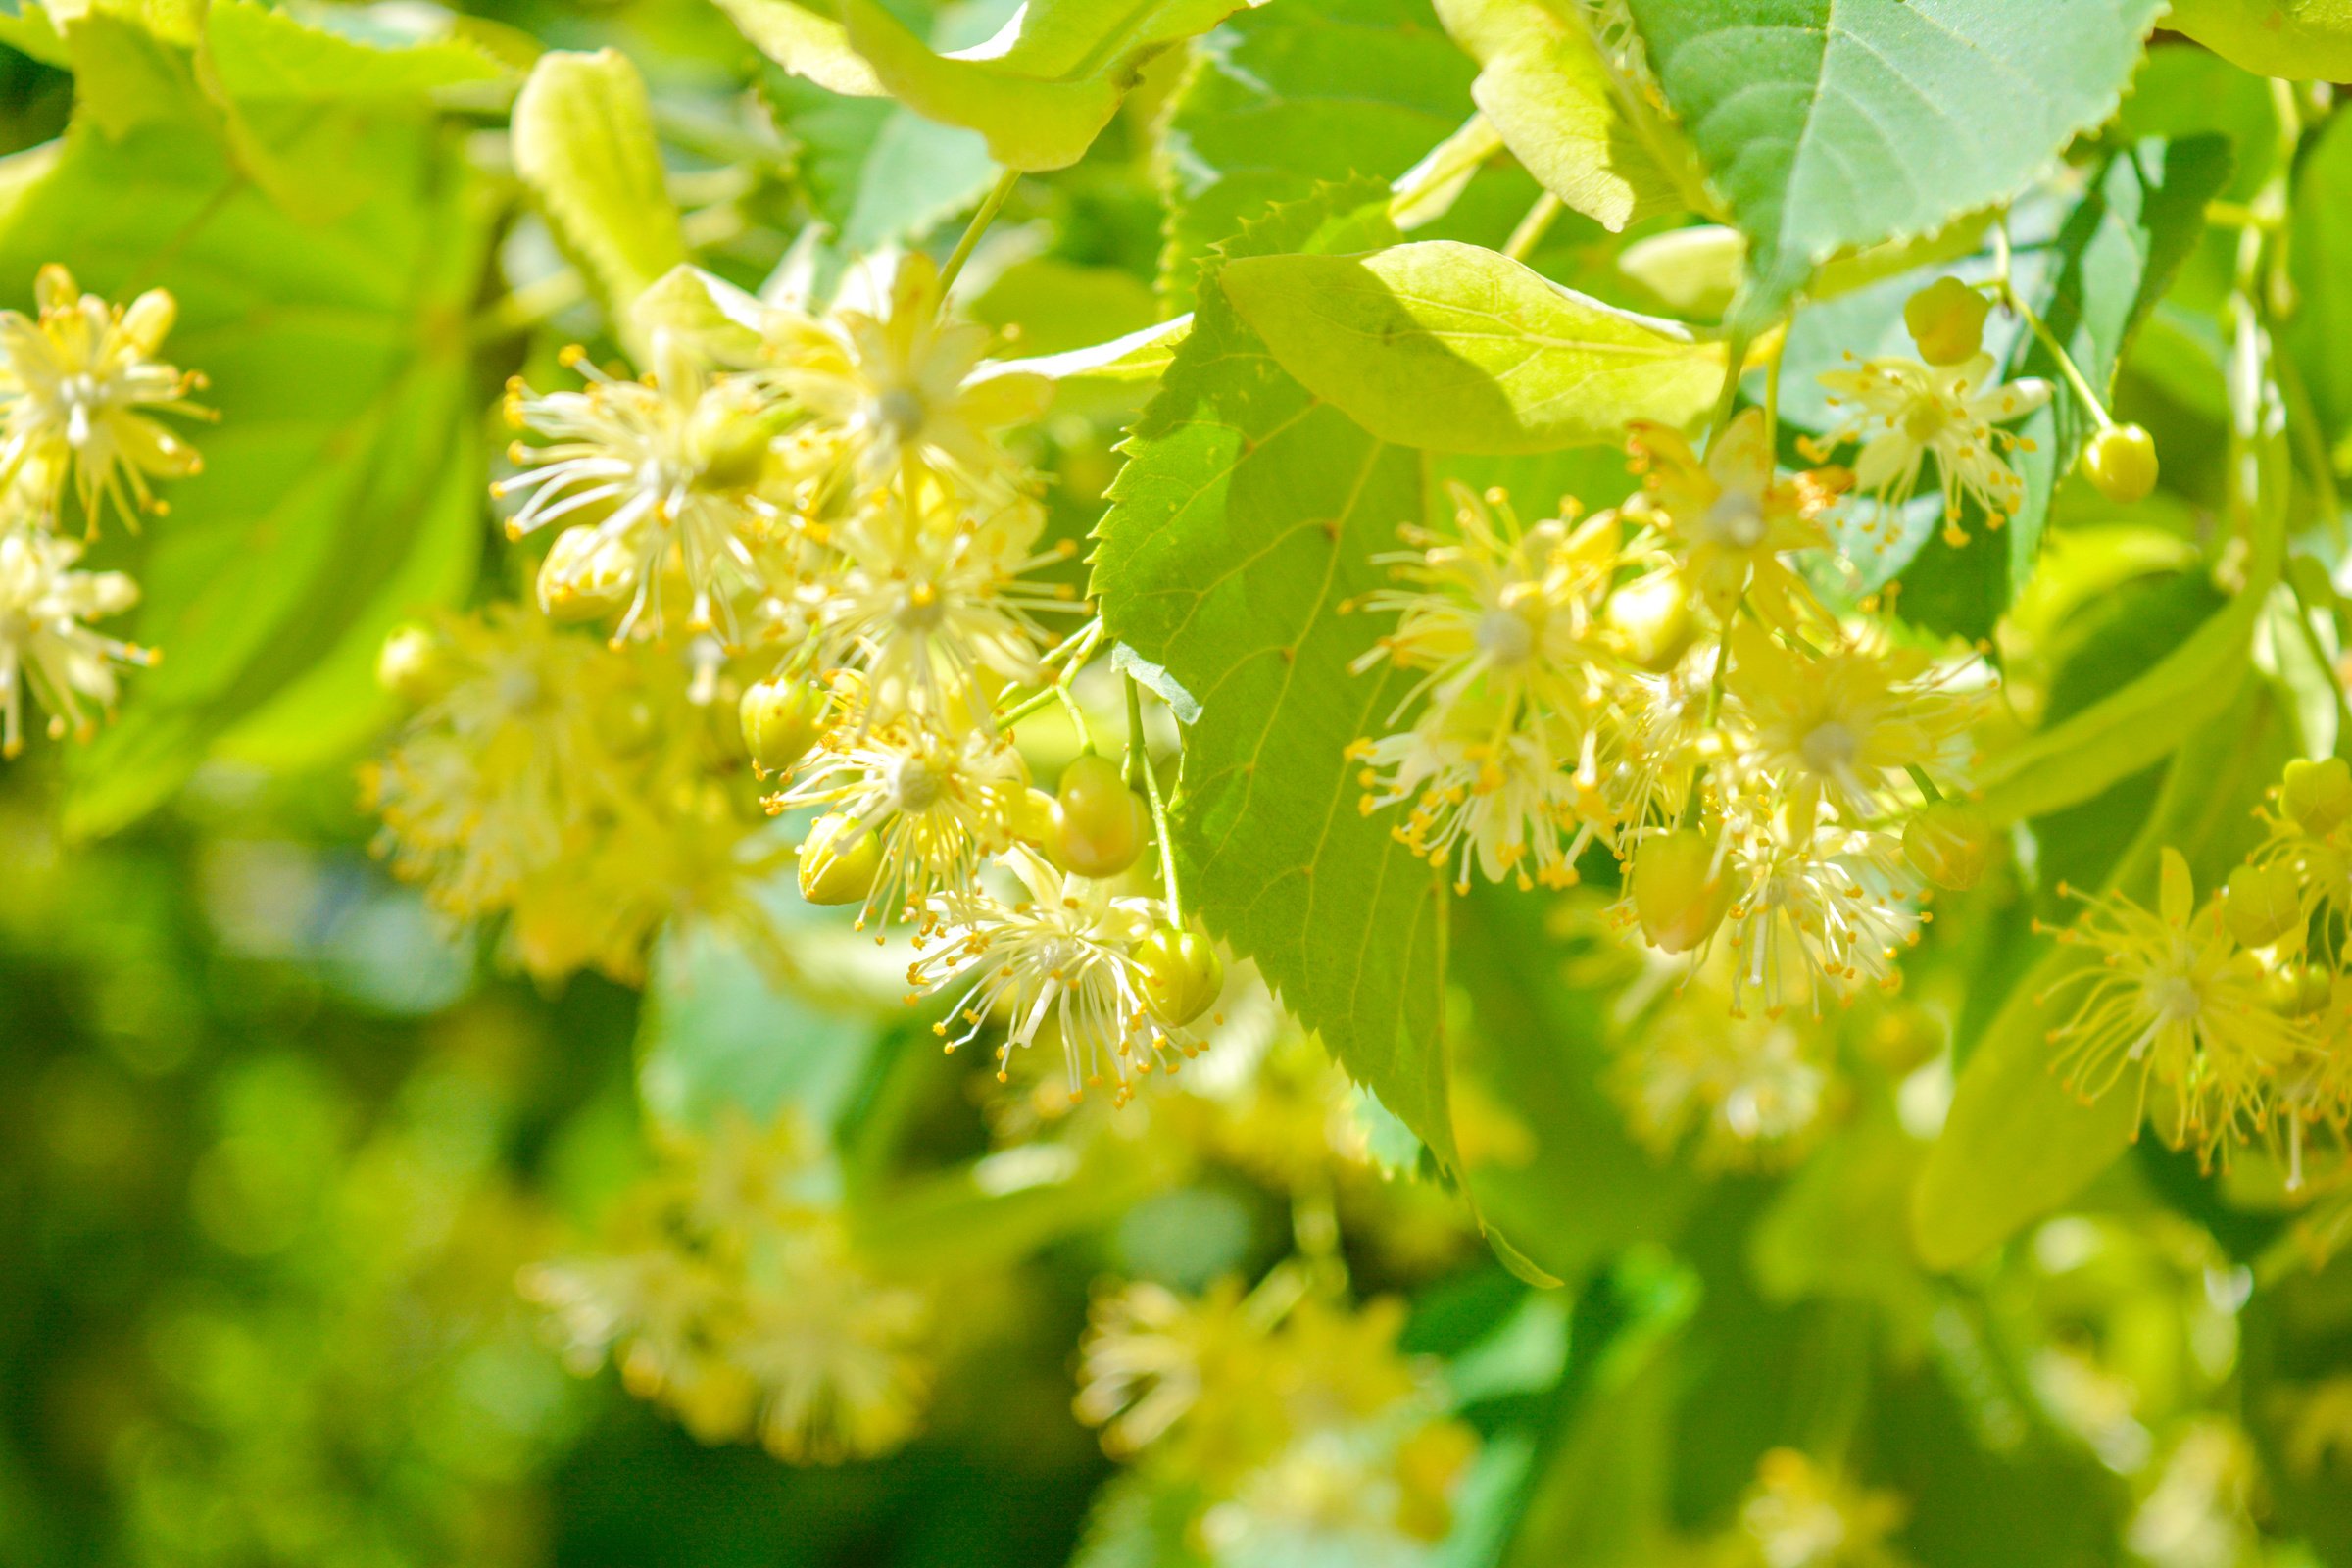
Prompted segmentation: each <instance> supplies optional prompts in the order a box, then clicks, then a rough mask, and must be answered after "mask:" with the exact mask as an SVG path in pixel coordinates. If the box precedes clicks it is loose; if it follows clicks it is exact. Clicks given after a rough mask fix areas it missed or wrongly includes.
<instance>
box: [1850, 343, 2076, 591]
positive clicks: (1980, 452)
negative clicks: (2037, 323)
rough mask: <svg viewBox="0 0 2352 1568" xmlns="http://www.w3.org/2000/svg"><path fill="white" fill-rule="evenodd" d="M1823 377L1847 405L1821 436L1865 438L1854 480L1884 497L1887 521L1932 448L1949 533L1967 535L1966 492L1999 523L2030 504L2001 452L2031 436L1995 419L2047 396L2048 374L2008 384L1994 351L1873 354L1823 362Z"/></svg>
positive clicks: (2024, 411) (1954, 539)
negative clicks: (1860, 359)
mask: <svg viewBox="0 0 2352 1568" xmlns="http://www.w3.org/2000/svg"><path fill="white" fill-rule="evenodd" d="M1849 358H1850V356H1849ZM1821 384H1822V385H1824V386H1826V387H1828V388H1829V389H1830V390H1831V391H1832V392H1834V393H1837V394H1838V396H1836V397H1834V398H1832V399H1831V400H1830V404H1831V407H1833V408H1843V409H1844V410H1845V412H1844V413H1843V414H1842V415H1841V416H1840V418H1841V421H1842V422H1840V423H1839V424H1838V426H1837V427H1836V428H1835V429H1832V430H1831V431H1829V432H1828V433H1827V434H1826V435H1825V436H1824V437H1823V438H1822V444H1823V446H1824V447H1825V448H1834V447H1838V446H1842V445H1844V444H1845V443H1847V442H1849V441H1858V442H1860V443H1861V445H1862V450H1861V452H1860V454H1859V455H1858V456H1856V458H1855V459H1854V485H1855V488H1856V489H1858V490H1860V491H1861V492H1862V493H1864V494H1865V495H1870V496H1875V497H1877V498H1878V502H1879V508H1880V516H1881V519H1882V521H1883V520H1884V519H1885V517H1886V515H1887V514H1888V513H1890V512H1893V511H1895V510H1897V509H1899V508H1900V507H1902V506H1903V504H1904V503H1905V502H1908V501H1909V500H1910V499H1911V497H1912V494H1913V492H1915V491H1916V490H1918V488H1919V475H1920V467H1921V465H1922V464H1923V463H1925V462H1926V460H1927V459H1928V458H1929V457H1930V456H1931V455H1932V456H1934V458H1935V459H1936V472H1937V475H1938V476H1939V478H1940V480H1941V482H1942V485H1943V515H1944V521H1945V524H1946V526H1945V529H1944V538H1945V540H1946V541H1948V542H1949V543H1951V544H1954V545H1958V544H1961V543H1963V542H1965V541H1966V539H1967V538H1968V535H1967V532H1966V531H1965V530H1964V529H1962V528H1961V527H1960V515H1961V503H1962V500H1963V499H1964V498H1969V497H1973V498H1974V499H1975V501H1976V503H1977V505H1978V506H1980V507H1982V508H1984V510H1985V515H1986V516H1987V517H1988V518H1989V519H1990V525H1991V526H1993V527H1995V528H1997V527H1999V526H2000V525H2001V524H2002V522H2004V521H2005V520H2007V519H2008V518H2009V517H2011V516H2013V515H2016V513H2017V509H2018V508H2019V507H2020V506H2022V505H2024V504H2025V495H2026V487H2025V481H2024V480H2022V479H2020V478H2018V476H2017V474H2016V473H2015V472H2014V471H2012V470H2011V468H2010V466H2009V465H2008V462H2007V461H2006V460H2005V459H2004V458H2003V457H2002V456H2001V453H2002V451H2003V449H2004V448H2008V447H2016V446H2022V445H2024V444H2025V443H2024V441H2023V440H2022V438H2020V437H2018V436H2016V435H2013V434H2011V433H2010V432H2008V431H2006V430H1998V429H1995V428H1993V427H1994V426H1995V425H1999V424H2006V423H2007V422H2009V421H2010V420H2012V419H2016V418H2020V417H2024V416H2026V415H2028V414H2031V413H2033V412H2034V410H2035V409H2038V408H2040V407H2041V406H2042V405H2043V404H2044V403H2047V402H2048V401H2049V400H2050V384H2049V383H2048V382H2047V381H2044V380H2041V379H2040V378H2038V377H2029V378H2028V379H2026V380H2023V381H2012V382H2010V383H2009V384H2007V385H2006V386H2004V385H2002V384H2000V382H1999V381H1998V380H1997V379H1996V378H1995V376H1994V373H1993V366H1992V356H1991V355H1990V354H1984V353H1980V354H1977V355H1974V356H1972V357H1970V358H1968V359H1965V360H1962V361H1961V362H1960V363H1959V364H1957V365H1943V366H1934V365H1923V364H1921V363H1920V362H1919V361H1917V360H1906V359H1884V360H1871V361H1869V362H1867V363H1866V364H1864V365H1863V366H1862V367H1861V368H1859V369H1853V370H1825V371H1823V372H1822V375H1821Z"/></svg>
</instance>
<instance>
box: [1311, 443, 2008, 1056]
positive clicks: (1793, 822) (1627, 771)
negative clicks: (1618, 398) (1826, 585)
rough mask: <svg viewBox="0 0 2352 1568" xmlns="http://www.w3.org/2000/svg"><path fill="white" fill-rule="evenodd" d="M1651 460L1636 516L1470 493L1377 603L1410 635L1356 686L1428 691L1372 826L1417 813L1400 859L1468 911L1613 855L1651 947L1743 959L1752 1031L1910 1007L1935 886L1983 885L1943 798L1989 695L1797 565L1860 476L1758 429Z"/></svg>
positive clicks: (1374, 758)
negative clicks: (1448, 526)
mask: <svg viewBox="0 0 2352 1568" xmlns="http://www.w3.org/2000/svg"><path fill="white" fill-rule="evenodd" d="M1631 442H1632V450H1633V453H1634V460H1635V467H1636V471H1637V472H1639V473H1641V474H1642V476H1643V485H1642V492H1641V493H1640V494H1639V495H1637V496H1636V497H1634V498H1633V499H1632V500H1631V501H1629V502H1628V503H1627V504H1626V505H1624V506H1623V507H1620V508H1617V509H1614V510H1612V511H1609V512H1604V513H1601V514H1599V515H1595V516H1593V517H1591V518H1589V519H1586V520H1584V521H1582V522H1577V521H1574V520H1573V507H1572V506H1571V507H1569V508H1565V509H1563V515H1562V516H1561V517H1559V518H1556V519H1552V520H1547V521H1544V522H1542V523H1538V524H1536V525H1534V526H1523V525H1522V524H1521V523H1520V521H1519V519H1518V517H1517V515H1515V514H1514V513H1513V511H1512V510H1511V508H1510V506H1509V504H1508V501H1507V500H1506V499H1505V498H1503V497H1502V496H1501V495H1500V494H1499V493H1490V494H1489V495H1487V496H1483V497H1481V496H1473V495H1471V494H1469V493H1468V492H1466V491H1461V492H1457V494H1456V497H1455V499H1456V504H1457V510H1456V514H1455V518H1454V528H1453V529H1452V530H1451V531H1449V532H1446V533H1442V534H1441V533H1424V532H1422V531H1419V530H1411V531H1408V532H1407V534H1406V543H1407V544H1409V545H1411V546H1412V547H1413V549H1412V550H1411V551H1410V552H1408V553H1405V554H1402V555H1399V556H1397V557H1394V558H1392V564H1393V566H1394V569H1395V571H1396V573H1397V578H1398V581H1399V586H1398V587H1397V588H1394V589H1386V590H1382V591H1380V592H1377V593H1374V594H1372V595H1369V596H1367V597H1366V599H1365V600H1364V601H1363V603H1362V608H1364V609H1366V610H1371V611H1377V612H1385V613H1390V614H1393V615H1394V616H1395V617H1396V625H1395V629H1394V630H1393V631H1392V632H1390V633H1388V634H1387V635H1384V636H1383V637H1382V638H1381V639H1380V640H1379V642H1378V643H1377V644H1376V645H1375V646H1374V647H1373V648H1372V649H1371V650H1370V651H1369V652H1368V653H1367V654H1365V655H1364V657H1363V658H1362V659H1361V660H1360V661H1359V662H1358V668H1359V670H1368V669H1370V668H1371V667H1373V666H1374V665H1377V664H1381V663H1387V664H1390V665H1392V666H1394V667H1395V668H1396V669H1397V670H1400V671H1404V672H1408V673H1409V674H1410V675H1411V676H1412V680H1411V684H1410V685H1409V686H1408V687H1407V688H1406V690H1405V693H1404V696H1403V698H1402V700H1401V701H1400V703H1399V704H1398V706H1397V709H1396V710H1395V711H1394V712H1393V713H1392V714H1391V718H1390V722H1391V723H1392V724H1401V725H1402V726H1403V727H1400V728H1397V729H1395V730H1394V731H1393V732H1392V733H1389V734H1386V735H1383V736H1380V737H1377V738H1372V739H1366V740H1362V741H1359V742H1357V743H1356V744H1355V746H1354V747H1353V748H1352V751H1351V755H1352V756H1354V757H1355V758H1357V759H1358V760H1361V761H1363V762H1364V763H1365V764H1366V766H1365V770H1364V773H1363V783H1364V788H1365V796H1364V800H1363V807H1364V809H1365V810H1366V811H1367V812H1370V811H1375V810H1378V809H1383V808H1386V807H1392V806H1402V805H1406V804H1407V803H1410V804H1409V809H1408V810H1407V812H1406V814H1405V816H1404V819H1403V820H1402V822H1400V823H1399V824H1398V826H1397V830H1396V831H1397V837H1398V838H1399V839H1400V840H1401V841H1402V842H1403V843H1405V844H1406V845H1407V846H1409V847H1410V848H1411V849H1412V850H1413V851H1414V852H1415V853H1416V854H1418V855H1421V856H1423V857H1425V858H1428V859H1430V860H1431V861H1432V862H1433V863H1441V864H1450V865H1451V866H1452V868H1453V870H1454V876H1455V883H1456V886H1457V887H1459V888H1461V889H1463V890H1467V888H1468V886H1469V884H1470V881H1471V879H1472V877H1473V875H1474V874H1477V875H1483V876H1485V877H1487V878H1488V879H1490V880H1497V881H1499V880H1503V879H1505V878H1509V879H1511V880H1515V881H1516V882H1517V883H1518V884H1519V885H1520V886H1521V887H1523V888H1524V887H1531V886H1533V885H1535V884H1537V883H1542V884H1544V885H1545V886H1548V887H1561V886H1565V885H1568V884H1570V883H1573V882H1575V881H1576V880H1577V878H1578V867H1577V861H1578V858H1579V857H1580V856H1581V855H1582V854H1583V852H1584V851H1585V850H1586V849H1587V848H1588V847H1589V846H1591V845H1593V844H1600V845H1604V846H1606V847H1607V848H1608V849H1609V850H1610V851H1611V852H1613V853H1614V855H1615V856H1616V857H1617V858H1618V860H1619V862H1620V868H1621V873H1622V876H1623V879H1624V882H1625V885H1626V890H1627V891H1626V897H1625V899H1624V900H1623V904H1622V912H1623V920H1624V923H1626V924H1628V925H1636V924H1638V925H1639V926H1640V928H1641V930H1642V935H1643V936H1644V937H1645V938H1646V939H1647V940H1648V942H1649V943H1650V944H1651V945H1652V946H1654V947H1656V948H1659V949H1661V950H1663V951H1665V952H1667V953H1670V954H1692V955H1696V956H1699V957H1700V958H1703V957H1704V956H1706V955H1707V954H1708V953H1709V952H1711V951H1713V948H1714V945H1715V943H1716V940H1717V934H1718V932H1719V931H1722V932H1726V933H1728V947H1729V949H1730V950H1731V952H1732V954H1733V955H1735V960H1734V961H1733V962H1732V963H1731V964H1730V965H1729V966H1728V973H1729V984H1728V991H1729V995H1730V1002H1731V1005H1732V1008H1733V1010H1734V1011H1736V1012H1741V1013H1744V1012H1746V1011H1748V1010H1750V1009H1751V1008H1760V1009H1761V1010H1762V1011H1763V1012H1765V1013H1766V1014H1768V1015H1771V1016H1776V1017H1777V1016H1778V1015H1780V1014H1781V1013H1782V1012H1783V1011H1785V1010H1786V1009H1788V1008H1789V1007H1790V1006H1795V1005H1801V1006H1805V1007H1808V1008H1812V1009H1816V1010H1817V1009H1818V1005H1819V999H1820V996H1821V995H1822V994H1823V993H1824V992H1825V991H1826V992H1828V993H1830V994H1833V995H1836V996H1839V997H1841V998H1842V997H1848V996H1851V995H1852V994H1853V993H1854V992H1855V991H1856V990H1857V989H1859V988H1860V987H1862V986H1864V985H1868V984H1878V985H1891V984H1893V983H1894V980H1895V968H1894V960H1895V956H1896V955H1897V953H1898V952H1899V950H1900V949H1901V948H1902V947H1903V946H1904V945H1905V944H1907V943H1908V942H1910V941H1912V940H1914V939H1915V936H1916V929H1917V925H1918V921H1919V919H1920V918H1921V916H1920V914H1919V911H1918V908H1917V906H1918V904H1919V902H1920V900H1921V899H1922V898H1923V897H1924V895H1925V893H1926V885H1927V884H1929V883H1934V884H1936V885H1940V886H1945V887H1954V888H1958V887H1966V886H1968V885H1970V884H1971V883H1973V882H1974V880H1975V879H1976V876H1977V874H1978V873H1979V871H1980V870H1981V869H1982V864H1983V860H1984V858H1985V848H1986V835H1985V831H1984V830H1983V829H1982V827H1981V825H1979V824H1978V823H1977V822H1976V820H1975V818H1974V815H1973V813H1971V812H1970V811H1969V810H1968V809H1967V808H1966V807H1965V806H1963V805H1961V804H1960V803H1959V802H1957V801H1956V800H1953V799H1951V798H1950V792H1958V791H1961V790H1964V789H1965V788H1966V785H1967V781H1968V776H1969V770H1970V761H1971V747H1970V743H1969V739H1968V736H1969V731H1970V729H1971V727H1972V725H1973V724H1974V722H1975V720H1976V718H1977V716H1978V713H1979V711H1980V709H1981V707H1982V703H1983V699H1984V696H1985V693H1986V691H1987V690H1988V689H1989V680H1990V677H1989V675H1988V674H1987V673H1986V672H1985V670H1984V667H1983V666H1982V664H1981V663H1980V662H1977V661H1975V660H1973V659H1970V658H1958V659H1953V658H1937V657H1934V656H1932V655H1930V654H1929V653H1927V652H1925V651H1923V650H1920V649H1917V648H1914V647H1909V646H1904V645H1900V644H1898V643H1896V642H1895V641H1894V640H1893V639H1892V638H1891V636H1890V635H1889V634H1887V633H1886V632H1883V631H1881V630H1879V629H1877V628H1876V627H1875V626H1873V625H1871V624H1869V623H1867V622H1863V623H1850V624H1849V623H1847V622H1843V621H1841V620H1840V619H1839V618H1838V617H1837V616H1835V615H1833V614H1832V613H1830V612H1829V611H1828V610H1827V609H1826V608H1825V607H1824V606H1823V605H1822V603H1821V601H1820V600H1819V599H1818V598H1817V597H1816V596H1815V594H1814V592H1813V591H1812V589H1811V588H1810V587H1809V586H1808V585H1807V582H1806V580H1805V578H1804V577H1803V576H1802V575H1801V573H1800V570H1799V565H1800V559H1799V558H1800V557H1801V556H1802V555H1803V554H1804V553H1806V552H1814V551H1823V550H1826V549H1827V546H1828V539H1827V536H1826V533H1825V531H1824V527H1823V517H1824V515H1825V514H1826V513H1827V512H1828V511H1829V509H1830V508H1831V507H1833V506H1834V505H1835V504H1836V503H1837V502H1838V498H1839V497H1840V496H1841V495H1842V494H1843V493H1844V492H1845V491H1846V489H1847V488H1848V487H1849V484H1850V482H1851V476H1850V475H1848V474H1846V473H1845V472H1844V471H1843V470H1841V469H1837V468H1818V469H1813V470H1809V471H1806V472H1801V473H1795V474H1785V473H1783V472H1781V471H1780V469H1779V467H1778V466H1777V465H1776V463H1775V461H1774V457H1773V450H1772V441H1771V436H1770V431H1769V428H1768V426H1767V423H1766V419H1765V416H1764V414H1763V412H1762V411H1761V410H1750V411H1748V412H1746V413H1744V414H1741V415H1740V417H1737V418H1735V419H1733V420H1732V421H1731V422H1730V423H1729V424H1728V425H1727V426H1726V428H1725V429H1724V430H1723V431H1722V432H1721V433H1720V434H1719V435H1718V436H1717V437H1716V439H1715V440H1714V441H1713V443H1712V444H1711V445H1710V446H1709V447H1708V448H1707V450H1706V452H1705V453H1704V455H1703V456H1702V455H1701V454H1700V453H1699V452H1698V451H1696V450H1695V449H1693V447H1692V446H1691V443H1690V442H1689V441H1688V440H1687V439H1685V438H1684V436H1683V435H1681V434H1680V433H1679V432H1677V431H1674V430H1669V429H1665V428H1662V427H1658V426H1653V425H1640V426H1636V427H1635V428H1634V430H1633V432H1632V436H1631Z"/></svg>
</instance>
